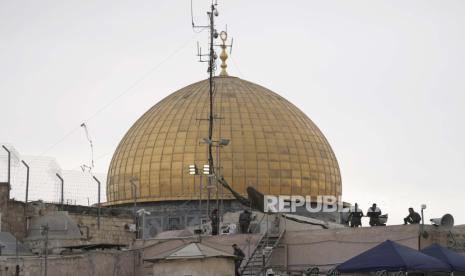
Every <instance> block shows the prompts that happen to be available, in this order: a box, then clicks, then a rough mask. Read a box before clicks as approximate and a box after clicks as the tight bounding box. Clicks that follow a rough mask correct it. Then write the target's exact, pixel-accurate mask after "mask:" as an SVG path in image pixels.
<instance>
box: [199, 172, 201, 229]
mask: <svg viewBox="0 0 465 276" xmlns="http://www.w3.org/2000/svg"><path fill="white" fill-rule="evenodd" d="M199 230H200V231H202V173H200V183H199ZM199 235H200V234H199Z"/></svg>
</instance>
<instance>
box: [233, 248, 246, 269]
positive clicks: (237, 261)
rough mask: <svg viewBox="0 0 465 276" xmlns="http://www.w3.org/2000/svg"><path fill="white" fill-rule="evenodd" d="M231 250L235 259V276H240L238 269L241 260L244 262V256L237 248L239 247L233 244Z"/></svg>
mask: <svg viewBox="0 0 465 276" xmlns="http://www.w3.org/2000/svg"><path fill="white" fill-rule="evenodd" d="M232 248H233V249H234V256H235V257H236V258H235V259H234V266H235V269H236V276H240V275H241V273H240V271H239V269H240V267H241V264H242V260H244V258H245V254H244V252H243V251H242V250H241V249H240V248H239V246H237V244H233V245H232Z"/></svg>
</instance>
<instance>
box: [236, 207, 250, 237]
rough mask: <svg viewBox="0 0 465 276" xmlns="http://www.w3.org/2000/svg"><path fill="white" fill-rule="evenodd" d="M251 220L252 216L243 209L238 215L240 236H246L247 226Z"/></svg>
mask: <svg viewBox="0 0 465 276" xmlns="http://www.w3.org/2000/svg"><path fill="white" fill-rule="evenodd" d="M251 220H252V214H251V213H250V211H249V210H247V209H245V210H244V211H243V212H242V213H241V214H240V215H239V227H240V230H241V233H242V234H246V233H248V232H249V225H250V221H251Z"/></svg>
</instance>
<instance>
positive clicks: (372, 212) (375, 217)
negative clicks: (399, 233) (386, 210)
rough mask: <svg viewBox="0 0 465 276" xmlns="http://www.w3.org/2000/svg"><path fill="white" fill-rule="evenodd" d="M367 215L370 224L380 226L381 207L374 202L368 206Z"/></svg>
mask: <svg viewBox="0 0 465 276" xmlns="http://www.w3.org/2000/svg"><path fill="white" fill-rule="evenodd" d="M367 216H368V217H369V218H370V226H380V225H381V222H380V221H379V216H381V209H379V208H378V206H376V203H373V205H372V206H371V207H370V208H368V211H367Z"/></svg>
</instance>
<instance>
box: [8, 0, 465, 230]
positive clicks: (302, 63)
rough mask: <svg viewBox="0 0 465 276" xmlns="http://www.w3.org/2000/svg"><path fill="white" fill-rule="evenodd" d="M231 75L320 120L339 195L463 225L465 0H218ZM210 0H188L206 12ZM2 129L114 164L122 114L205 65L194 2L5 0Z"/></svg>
mask: <svg viewBox="0 0 465 276" xmlns="http://www.w3.org/2000/svg"><path fill="white" fill-rule="evenodd" d="M218 4H219V5H218V11H219V17H217V29H218V30H219V31H221V30H224V29H225V28H226V25H227V30H228V33H229V36H230V37H234V46H233V50H232V55H231V57H230V59H229V60H228V64H229V67H228V71H229V73H230V75H234V76H238V77H240V78H243V79H246V80H249V81H252V82H255V83H257V84H260V85H262V86H264V87H267V88H269V89H271V90H273V91H275V92H277V93H278V94H280V95H282V96H283V97H285V98H287V99H288V100H289V101H291V102H292V103H294V104H295V105H296V106H297V107H299V108H300V109H301V110H302V111H303V112H304V113H305V114H307V115H308V116H309V117H310V118H311V119H312V120H313V121H314V122H315V123H316V124H317V125H318V126H319V128H320V129H321V130H322V132H323V133H324V134H325V136H326V138H327V139H328V141H329V143H330V144H331V146H332V148H333V150H334V152H335V154H336V157H337V159H338V161H339V165H340V168H341V175H342V181H343V200H344V201H347V202H352V203H354V202H358V203H359V205H360V206H361V207H362V208H363V209H364V210H366V209H367V208H368V207H369V206H370V205H371V203H373V202H377V203H378V205H379V207H380V208H381V210H382V211H383V213H389V217H390V218H389V223H390V224H399V223H402V222H403V220H402V218H403V217H405V216H406V215H407V209H408V207H414V208H415V209H417V210H418V209H419V207H420V205H421V204H423V203H424V204H427V209H426V210H425V217H426V219H427V220H429V218H435V217H440V216H442V215H443V214H445V213H451V214H452V215H454V217H455V219H456V224H465V212H464V206H463V202H464V200H463V198H464V195H465V174H464V167H465V119H464V118H465V109H464V107H465V89H464V76H465V51H464V50H463V49H465V2H464V1H460V0H457V1H453V0H447V1H430V0H409V1H405V0H389V1H387V0H386V1H381V0H351V1H347V0H324V1H323V0H320V1H309V0H305V1H303V0H302V1H297V0H293V1H270V0H268V1H245V0H234V1H233V0H219V1H218ZM208 5H209V1H208V0H193V7H194V8H193V13H194V20H195V22H196V24H206V23H207V22H206V19H207V17H206V13H205V11H206V10H207V8H208ZM0 39H1V40H0V102H1V105H0V106H1V107H0V142H5V143H9V144H13V145H14V146H15V147H16V148H17V149H18V151H20V152H21V153H23V154H27V155H39V156H53V157H56V158H57V160H58V162H59V164H60V165H61V167H62V168H63V169H79V166H80V165H81V164H83V163H89V162H90V161H89V160H90V150H89V144H88V142H87V140H86V136H85V133H84V131H83V129H82V128H81V127H80V124H81V123H83V122H85V123H86V125H87V126H88V129H89V133H90V136H91V138H92V140H93V143H94V147H95V156H96V158H95V159H96V161H95V165H96V168H95V170H96V171H99V172H106V171H107V169H108V165H109V162H110V160H111V157H112V153H113V151H114V150H115V148H116V146H117V144H118V142H119V141H120V139H121V138H122V137H123V135H124V134H125V132H126V131H127V130H128V129H129V127H130V126H131V125H132V124H133V123H134V122H135V121H136V120H137V118H139V117H140V116H141V115H142V114H143V113H144V112H145V111H146V110H148V109H149V108H150V107H151V106H153V105H154V104H156V103H157V102H158V101H160V100H161V99H163V98H164V97H165V96H167V95H169V94H170V93H172V92H174V91H176V90H178V89H180V88H182V87H184V86H186V85H188V84H190V83H193V82H196V81H198V80H201V79H204V78H206V77H207V73H206V65H205V63H199V62H197V57H196V56H195V54H196V51H197V50H196V45H197V41H199V43H200V44H201V45H203V47H204V49H205V48H206V46H207V45H206V43H207V32H205V31H204V32H200V33H196V32H194V31H193V30H192V28H191V9H190V1H188V0H182V1H181V0H178V1H154V0H150V1H142V0H141V1H116V0H112V1H110V0H106V1H104V0H101V1H85V0H83V1H58V0H54V1H52V0H42V1H32V0H31V1H23V0H18V1H8V0H0Z"/></svg>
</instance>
